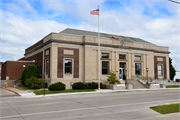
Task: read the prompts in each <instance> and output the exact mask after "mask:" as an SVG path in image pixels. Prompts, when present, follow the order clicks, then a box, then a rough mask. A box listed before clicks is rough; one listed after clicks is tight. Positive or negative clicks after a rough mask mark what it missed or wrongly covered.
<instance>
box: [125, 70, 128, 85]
mask: <svg viewBox="0 0 180 120" xmlns="http://www.w3.org/2000/svg"><path fill="white" fill-rule="evenodd" d="M125 71H126V84H128V82H127V67H125Z"/></svg>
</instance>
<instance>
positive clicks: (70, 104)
mask: <svg viewBox="0 0 180 120" xmlns="http://www.w3.org/2000/svg"><path fill="white" fill-rule="evenodd" d="M179 98H180V92H179V90H164V91H163V90H160V91H143V92H116V93H97V94H86V95H69V96H54V97H38V98H37V97H36V98H23V97H6V98H5V97H3V98H1V101H0V104H1V115H0V119H2V120H131V119H133V120H151V119H152V116H153V117H154V118H153V119H154V120H155V119H157V120H166V119H167V120H168V119H170V118H168V117H165V116H159V115H160V114H159V113H156V112H155V111H153V110H151V109H149V107H150V106H156V105H160V104H170V103H178V102H179V103H180V99H179ZM171 120H172V118H171ZM174 120H178V119H177V118H174Z"/></svg>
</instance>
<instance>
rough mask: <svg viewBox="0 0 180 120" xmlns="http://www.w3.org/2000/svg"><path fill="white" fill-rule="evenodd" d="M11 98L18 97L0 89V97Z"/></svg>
mask: <svg viewBox="0 0 180 120" xmlns="http://www.w3.org/2000/svg"><path fill="white" fill-rule="evenodd" d="M12 96H19V95H17V94H15V93H14V92H10V91H8V90H6V89H2V88H0V97H12Z"/></svg>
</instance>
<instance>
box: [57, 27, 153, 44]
mask: <svg viewBox="0 0 180 120" xmlns="http://www.w3.org/2000/svg"><path fill="white" fill-rule="evenodd" d="M60 33H65V34H72V35H81V36H85V35H88V36H95V37H97V36H98V32H92V31H85V30H78V29H72V28H67V29H65V30H63V31H61V32H60ZM113 36H115V37H117V38H118V39H119V40H127V41H129V42H140V43H150V42H148V41H145V40H142V39H140V38H134V37H126V36H121V35H113V34H107V33H100V37H103V38H112V37H113ZM113 38H114V37H113ZM150 44H152V43H150Z"/></svg>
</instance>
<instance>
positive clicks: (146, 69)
mask: <svg viewBox="0 0 180 120" xmlns="http://www.w3.org/2000/svg"><path fill="white" fill-rule="evenodd" d="M148 70H149V69H148V68H146V72H147V86H148V84H149V83H148Z"/></svg>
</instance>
